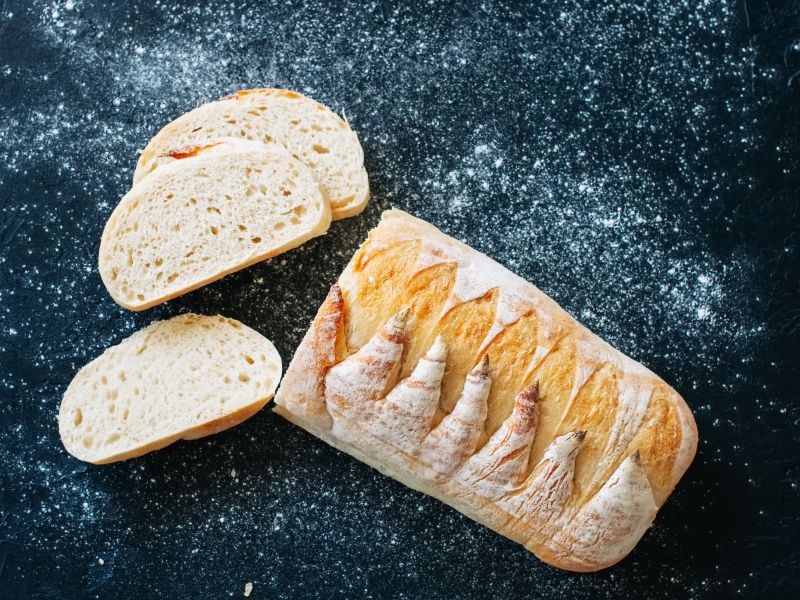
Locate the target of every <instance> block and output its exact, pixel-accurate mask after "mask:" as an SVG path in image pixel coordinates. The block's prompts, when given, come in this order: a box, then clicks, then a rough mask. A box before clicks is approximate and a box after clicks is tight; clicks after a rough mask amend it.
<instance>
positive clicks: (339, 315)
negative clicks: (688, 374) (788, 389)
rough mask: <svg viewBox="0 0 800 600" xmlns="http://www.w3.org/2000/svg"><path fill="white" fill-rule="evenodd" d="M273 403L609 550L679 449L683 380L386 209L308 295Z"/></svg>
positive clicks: (522, 537) (628, 536)
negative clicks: (328, 280) (672, 382)
mask: <svg viewBox="0 0 800 600" xmlns="http://www.w3.org/2000/svg"><path fill="white" fill-rule="evenodd" d="M276 404H277V408H276V411H277V412H278V413H279V414H281V415H283V416H284V417H286V418H287V419H289V420H290V421H292V422H293V423H296V424H297V425H299V426H301V427H303V428H304V429H306V430H307V431H309V432H310V433H312V434H314V435H316V436H317V437H319V438H321V439H322V440H324V441H326V442H327V443H329V444H331V445H332V446H335V447H336V448H339V449H340V450H342V451H344V452H347V453H349V454H351V455H353V456H355V457H356V458H358V459H359V460H362V461H364V462H366V463H367V464H369V465H372V466H373V467H375V468H377V469H378V470H380V471H381V472H382V473H385V474H387V475H389V476H391V477H394V478H396V479H398V480H400V481H402V482H403V483H405V484H406V485H408V486H410V487H412V488H414V489H417V490H420V491H422V492H424V493H426V494H430V495H431V496H434V497H436V498H438V499H440V500H441V501H443V502H446V503H447V504H450V505H451V506H453V507H454V508H456V509H458V510H459V511H461V512H463V513H464V514H466V515H468V516H469V517H471V518H473V519H475V520H476V521H478V522H480V523H483V524H484V525H487V526H488V527H491V528H492V529H494V530H495V531H497V532H499V533H501V534H503V535H505V536H507V537H509V538H511V539H513V540H515V541H517V542H519V543H520V544H524V545H525V547H526V548H527V549H529V550H531V551H532V552H534V553H535V554H536V555H537V556H539V557H540V558H541V559H543V560H544V561H546V562H548V563H550V564H552V565H554V566H557V567H560V568H563V569H570V570H574V571H596V570H599V569H603V568H605V567H608V566H610V565H612V564H614V563H616V562H617V561H619V560H620V559H622V558H623V557H624V556H625V555H627V554H628V552H630V551H631V549H632V548H633V547H634V546H635V545H636V543H637V542H638V540H639V539H640V538H641V536H642V535H643V534H644V532H645V531H646V530H647V528H648V527H649V525H650V523H651V522H652V520H653V518H654V517H655V515H656V512H657V511H658V509H659V507H661V506H662V505H663V503H664V501H665V500H666V498H667V496H668V495H669V493H670V492H671V491H672V489H673V488H674V487H675V485H676V484H677V482H678V480H679V479H680V478H681V476H682V475H683V473H684V472H685V471H686V469H687V468H688V466H689V464H690V463H691V461H692V458H693V457H694V454H695V450H696V446H697V429H696V426H695V423H694V419H693V417H692V414H691V412H690V411H689V409H688V407H687V406H686V404H685V403H684V401H683V400H682V399H681V397H680V396H679V395H678V394H677V393H676V392H675V390H673V389H672V388H671V387H670V386H668V385H667V384H666V383H664V382H663V381H662V380H661V379H659V378H658V377H657V376H656V375H654V374H653V373H652V372H651V371H649V370H648V369H646V368H645V367H643V366H642V365H640V364H638V363H636V362H634V361H633V360H631V359H630V358H628V357H626V356H625V355H623V354H621V353H620V352H618V351H617V350H615V349H613V348H612V347H610V346H609V345H608V344H606V343H605V342H604V341H602V340H600V339H599V338H598V337H596V336H595V335H593V334H592V333H591V332H589V331H588V330H587V329H586V328H584V327H583V326H581V325H580V324H579V323H578V322H576V321H575V320H574V319H573V318H572V317H570V316H569V315H568V314H567V313H566V312H565V311H564V310H562V309H561V308H560V307H559V306H558V305H557V304H556V303H555V302H554V301H553V300H551V299H550V298H549V297H548V296H547V295H545V294H544V293H542V292H541V291H539V290H538V289H537V288H536V287H534V286H533V285H531V284H530V283H527V282H526V281H524V280H523V279H521V278H519V277H517V276H516V275H514V274H512V273H510V272H509V271H508V270H506V269H505V268H503V267H502V266H500V265H499V264H497V263H496V262H494V261H492V260H491V259H490V258H488V257H486V256H484V255H483V254H481V253H479V252H477V251H476V250H473V249H472V248H470V247H468V246H466V245H464V244H462V243H460V242H458V241H456V240H454V239H452V238H450V237H448V236H446V235H444V234H443V233H441V232H440V231H439V230H437V229H436V228H434V227H433V226H432V225H430V224H428V223H426V222H424V221H421V220H419V219H416V218H414V217H411V216H409V215H407V214H405V213H403V212H400V211H396V210H393V211H388V212H385V213H384V214H383V219H382V220H381V222H380V224H379V225H378V227H377V228H376V229H374V230H373V231H372V232H371V233H370V235H369V239H368V240H367V241H366V242H365V243H364V244H363V245H362V246H361V248H360V249H359V250H358V251H357V252H356V254H355V256H353V258H352V259H351V261H350V263H349V264H348V266H347V268H346V269H345V271H344V272H343V273H342V275H341V277H340V278H339V281H338V283H337V284H335V285H334V286H333V288H332V289H331V291H330V293H329V294H328V297H327V298H326V300H325V302H324V303H323V305H322V307H321V308H320V309H319V312H318V314H317V317H316V318H315V319H314V322H313V323H312V324H311V327H310V329H309V330H308V332H307V334H306V336H305V338H304V339H303V341H302V343H301V344H300V347H299V348H298V349H297V352H296V354H295V356H294V358H293V360H292V362H291V364H290V365H289V369H288V371H287V373H286V375H285V377H284V379H283V383H282V384H281V386H280V388H279V390H278V393H277V396H276Z"/></svg>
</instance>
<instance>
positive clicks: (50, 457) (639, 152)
mask: <svg viewBox="0 0 800 600" xmlns="http://www.w3.org/2000/svg"><path fill="white" fill-rule="evenodd" d="M236 4H241V6H234V4H232V3H210V2H209V3H207V4H201V3H198V4H188V5H185V4H184V3H181V4H180V5H175V6H172V5H165V3H161V4H155V3H151V2H140V3H133V2H132V3H128V2H115V3H99V2H98V3H94V2H81V1H75V2H74V3H73V2H41V1H39V2H13V1H8V2H5V3H4V5H3V8H2V13H1V14H0V106H2V115H1V116H2V118H0V442H1V443H2V445H0V598H14V599H17V598H92V597H97V598H150V597H153V598H155V597H165V596H167V595H169V596H173V597H191V598H197V597H212V598H219V597H227V596H232V597H242V595H243V593H244V586H245V583H247V582H252V583H253V586H254V587H253V592H252V594H251V596H250V597H251V598H267V597H279V598H299V597H348V598H350V597H362V596H364V597H388V596H393V597H402V598H418V597H454V598H467V597H481V598H483V597H497V598H530V597H546V598H562V597H563V598H605V597H609V598H610V597H614V598H618V597H630V598H637V597H644V598H684V597H686V598H730V597H736V596H752V597H768V598H783V597H786V598H796V597H798V595H799V594H800V589H798V580H799V579H800V573H799V572H798V562H799V561H800V553H799V552H798V549H797V544H796V540H797V539H798V534H800V530H799V528H798V524H799V520H800V509H799V505H798V493H799V491H798V480H800V458H799V457H800V447H799V446H800V445H799V444H798V441H799V440H798V438H800V409H799V408H798V383H799V382H798V377H797V374H798V373H797V357H798V344H797V338H798V333H799V332H800V304H798V281H799V279H798V269H797V266H798V265H797V252H798V206H799V204H798V201H799V200H800V198H798V189H800V170H799V169H798V166H799V165H798V156H800V142H798V122H800V121H798V118H800V108H798V106H799V104H798V103H800V78H799V77H798V76H797V75H796V73H797V72H798V71H800V45H798V44H800V20H799V19H798V9H797V5H796V4H795V3H791V2H784V3H779V2H773V3H755V2H730V3H716V2H715V3H710V4H708V5H702V6H701V5H700V3H695V2H693V1H689V0H685V1H683V2H681V1H678V2H670V3H663V6H655V7H654V6H649V3H648V5H645V6H646V8H643V7H641V6H638V5H636V4H634V3H632V2H625V1H623V2H622V3H614V4H609V5H602V4H598V3H594V2H585V3H581V2H553V3H542V5H541V6H527V4H523V3H520V4H519V5H518V6H514V5H513V4H497V5H493V4H490V3H489V2H486V3H483V4H481V3H453V5H450V4H449V3H435V4H422V3H421V4H418V5H414V6H409V7H405V8H395V7H393V6H391V5H390V4H389V3H385V4H383V3H372V4H365V5H362V3H357V2H353V3H347V4H342V5H339V4H338V3H325V2H311V3H308V4H303V5H300V4H297V5H283V4H282V3H281V4H279V3H261V2H258V3H255V2H254V3H236ZM256 86H285V87H290V88H294V89H298V90H300V91H303V92H305V93H307V94H309V95H311V96H313V97H315V98H316V99H318V100H320V101H323V102H326V103H328V104H329V105H330V106H332V107H333V108H334V110H337V111H338V112H342V111H344V112H345V113H346V115H347V116H348V118H349V119H350V121H351V123H352V124H353V126H354V128H355V129H356V130H357V131H358V133H359V136H360V138H361V140H362V142H363V146H364V151H365V155H366V165H367V169H368V171H369V174H370V181H371V185H372V189H373V200H372V202H371V204H370V206H369V207H368V209H367V211H366V212H365V213H364V214H363V215H362V216H360V217H357V218H354V219H349V220H346V221H343V222H338V223H335V224H334V225H333V226H332V227H331V230H330V232H329V233H328V235H327V236H325V237H324V238H319V239H316V240H313V241H311V242H309V243H307V244H306V245H304V246H303V247H301V248H299V249H297V250H294V251H292V252H290V253H287V254H285V255H283V256H281V257H278V258H276V259H273V260H271V261H268V262H266V263H263V264H260V265H256V266H254V267H252V268H250V269H248V270H246V271H243V272H241V273H238V274H235V275H233V276H230V277H228V278H226V279H225V280H223V281H220V282H217V283H215V284H213V285H211V286H208V287H207V288H204V289H202V290H199V291H197V292H194V293H192V294H189V295H187V296H185V297H183V298H180V299H177V300H175V301H173V302H170V303H168V304H167V305H163V306H160V307H157V308H155V309H153V310H151V311H148V312H146V313H144V314H133V313H129V312H126V311H125V310H123V309H121V308H120V307H118V306H117V305H115V304H114V303H113V301H112V300H111V299H110V298H109V296H108V295H107V293H106V292H105V290H104V289H103V287H102V283H101V282H100V278H99V276H98V274H97V270H96V252H97V248H98V243H99V236H100V232H101V231H102V227H103V224H104V223H105V220H106V219H107V217H108V215H109V214H110V213H111V211H112V210H113V207H114V205H115V204H116V202H117V201H118V199H119V198H120V197H121V196H122V195H123V194H124V193H125V191H126V190H127V188H128V186H129V185H130V178H131V176H132V173H133V165H134V163H135V158H136V150H137V148H142V147H143V146H144V145H145V144H146V143H147V140H148V139H149V138H150V137H151V136H152V135H153V134H154V133H155V132H156V131H157V130H158V129H159V128H160V127H161V126H162V125H164V124H165V123H167V122H168V121H169V120H170V119H172V118H174V117H176V116H177V115H179V114H181V113H182V112H184V111H186V110H189V109H190V108H192V107H193V106H196V105H197V104H199V103H201V102H205V101H208V100H211V99H214V98H216V97H219V96H222V95H224V94H226V93H230V92H232V91H235V90H237V89H241V88H248V87H256ZM391 206H397V207H399V208H403V209H405V210H408V211H410V212H412V213H414V214H416V215H418V216H421V217H423V218H426V219H428V220H430V221H431V222H433V223H434V224H436V225H437V226H438V227H440V228H442V229H443V230H444V231H445V232H447V233H449V234H451V235H454V236H456V237H458V238H459V239H462V240H464V241H466V242H467V243H469V244H471V245H473V246H475V247H476V248H478V249H480V250H482V251H485V252H487V253H488V254H490V255H492V256H493V257H495V258H496V259H498V260H499V261H500V262H502V263H504V264H506V265H508V266H509V267H510V268H511V269H512V270H514V271H516V272H518V273H519V274H521V275H523V276H524V277H526V278H528V279H530V280H531V281H533V282H534V283H536V284H537V285H538V286H539V287H541V288H542V289H543V290H545V291H546V292H547V293H549V294H550V295H552V296H553V297H554V298H555V299H556V300H557V301H558V302H559V303H561V304H562V305H563V306H564V307H565V308H566V309H567V310H569V311H570V312H571V313H572V314H573V315H575V316H576V318H578V319H579V320H580V321H582V322H583V323H585V324H586V325H587V326H589V327H590V328H591V329H592V330H594V331H595V332H597V333H598V334H599V335H601V337H604V338H606V339H608V340H609V341H610V342H611V343H612V344H614V345H615V346H617V347H618V348H620V349H621V350H623V351H624V352H626V353H628V354H630V355H631V356H633V357H634V358H636V359H637V360H640V361H642V362H643V363H644V364H645V365H647V366H648V367H650V368H651V369H653V370H654V371H656V372H657V373H659V374H660V375H662V376H663V377H664V378H665V379H666V380H667V381H669V382H670V383H672V384H673V385H674V386H675V387H676V389H677V390H678V391H679V392H680V393H681V394H682V395H684V397H685V398H686V400H687V402H688V403H689V405H690V406H691V407H692V409H693V410H694V412H695V414H696V416H697V421H698V426H699V429H700V436H701V443H700V448H699V452H698V456H697V459H696V460H695V463H694V464H693V466H692V468H691V469H690V471H689V473H688V474H687V476H686V477H685V479H684V481H683V482H682V483H681V484H680V485H679V487H678V489H677V490H676V492H675V494H674V495H673V496H672V497H671V498H670V500H669V501H668V502H667V504H666V505H665V507H664V508H663V510H662V511H661V513H660V514H659V516H658V518H657V520H656V523H655V525H654V527H653V528H652V529H651V530H650V531H649V532H648V533H647V534H646V535H645V537H644V539H643V540H642V542H641V543H640V544H639V546H638V547H637V548H636V550H635V551H634V552H633V553H632V554H631V555H630V557H628V558H627V559H626V560H625V561H623V562H622V563H621V564H620V565H618V566H617V567H614V568H613V569H610V570H607V571H604V572H602V573H599V574H595V575H576V574H570V573H566V572H561V571H558V570H556V569H553V568H551V567H548V566H546V565H544V564H542V563H541V562H539V561H538V560H537V559H536V558H535V557H533V556H532V555H530V554H529V553H527V552H526V551H524V550H523V549H522V548H521V547H518V546H517V545H515V544H513V543H512V542H510V541H508V540H505V539H503V538H501V537H499V536H497V535H495V534H493V533H492V532H490V531H489V530H487V529H485V528H483V527H481V526H479V525H477V524H475V523H473V522H471V521H469V520H468V519H466V518H465V517H462V516H460V515H459V514H457V513H455V512H454V511H452V510H451V509H449V508H447V507H445V506H442V505H440V504H439V503H437V502H436V501H434V500H432V499H429V498H426V497H423V496H421V495H419V494H417V493H415V492H412V491H410V490H408V489H406V488H404V487H403V486H401V485H400V484H398V483H396V482H393V481H391V480H389V479H386V478H384V477H382V476H380V475H379V474H377V473H376V472H374V471H372V470H370V469H369V468H367V467H366V466H364V465H361V464H359V463H357V462H356V461H354V460H353V459H351V458H349V457H347V456H344V455H342V454H340V453H338V452H337V451H335V450H333V449H330V448H328V447H327V446H325V445H324V444H322V443H321V442H319V441H317V440H315V439H313V438H311V437H310V436H309V435H307V434H305V433H304V432H302V431H300V430H299V429H297V428H295V427H293V426H291V425H290V424H288V423H286V422H284V421H283V420H281V419H280V418H279V417H277V416H276V415H274V414H273V413H272V411H271V410H270V409H267V410H265V411H263V412H262V413H260V414H259V415H257V416H256V417H254V418H253V419H251V420H250V421H248V422H247V423H245V424H243V425H242V426H240V427H237V428H235V429H233V430H231V431H228V432H225V433H223V434H221V435H218V436H215V437H213V438H210V439H205V440H201V441H197V442H185V443H179V444H176V445H174V446H172V447H170V448H167V449H165V450H163V451H160V452H157V453H155V454H152V455H149V456H146V457H143V458H141V459H137V460H135V461H130V462H126V463H120V464H114V465H109V466H105V467H96V466H91V465H85V464H81V463H79V462H77V461H76V460H74V459H73V458H71V457H70V456H69V455H67V454H66V452H65V451H64V450H63V448H62V446H61V444H60V442H59V439H58V431H57V426H56V414H57V410H58V404H59V402H60V398H61V395H62V394H63V391H64V389H65V388H66V385H67V384H68V383H69V381H70V379H71V378H72V376H73V375H74V373H75V372H76V371H77V369H78V368H80V366H82V365H83V364H85V363H86V362H88V361H89V360H91V359H92V358H94V357H95V356H97V355H98V354H99V353H100V352H101V351H102V350H103V349H104V348H105V347H107V346H108V345H110V344H112V343H116V342H118V341H120V340H121V339H123V338H124V337H126V336H127V335H129V334H130V333H132V332H133V331H135V330H136V329H138V328H139V327H142V326H144V325H145V324H147V323H149V322H150V321H151V320H153V319H155V318H163V317H166V316H171V315H174V314H178V313H180V312H183V311H185V310H194V311H197V312H203V313H208V314H210V313H216V312H221V313H223V314H225V315H227V316H231V317H235V318H238V319H240V320H242V321H243V322H245V323H247V324H248V325H250V326H252V327H254V328H256V329H258V330H259V331H261V332H263V333H264V334H265V335H267V336H268V337H270V338H271V339H272V340H274V342H275V344H276V346H277V347H278V349H279V351H280V352H281V354H282V356H283V357H284V360H285V363H287V364H288V361H289V359H290V357H291V354H292V352H293V350H294V348H296V346H297V344H298V343H299V341H300V339H301V337H302V334H303V331H304V330H305V328H306V326H307V324H308V322H309V320H310V319H311V317H312V316H313V314H314V313H315V311H316V308H317V306H318V304H319V302H320V301H321V300H322V298H323V297H324V295H325V292H326V290H327V288H328V286H329V285H330V284H331V283H332V282H333V281H334V280H335V278H336V276H337V274H338V273H339V272H340V271H341V269H342V268H343V267H344V265H345V264H346V262H347V260H348V259H349V257H350V255H351V254H352V253H353V251H354V250H355V249H356V248H357V247H358V244H359V242H360V241H361V240H362V239H363V237H364V236H365V235H366V232H367V230H368V229H369V228H371V227H372V226H374V224H375V223H376V222H377V219H378V217H379V214H380V212H381V211H382V210H384V209H386V208H389V207H391Z"/></svg>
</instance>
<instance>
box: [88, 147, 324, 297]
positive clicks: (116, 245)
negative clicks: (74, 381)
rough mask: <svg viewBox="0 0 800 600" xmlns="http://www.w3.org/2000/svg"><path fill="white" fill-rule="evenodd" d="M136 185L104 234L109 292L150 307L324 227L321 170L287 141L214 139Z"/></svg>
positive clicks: (103, 268) (180, 153) (178, 153)
mask: <svg viewBox="0 0 800 600" xmlns="http://www.w3.org/2000/svg"><path fill="white" fill-rule="evenodd" d="M172 156H173V157H174V159H173V161H172V163H170V164H168V165H163V166H162V167H159V169H158V170H157V171H156V172H155V173H152V174H151V175H149V176H148V177H147V178H145V179H143V180H142V181H140V182H139V183H137V184H136V185H134V186H133V188H132V189H131V190H130V191H129V192H128V193H127V194H126V195H125V196H124V197H123V198H122V200H121V201H120V203H119V205H118V206H117V207H116V208H115V209H114V212H113V213H112V215H111V217H110V218H109V220H108V223H107V224H106V227H105V230H104V231H103V237H102V239H101V242H100V257H99V263H100V275H101V277H102V278H103V283H105V285H106V288H108V291H109V292H110V293H111V296H112V297H113V298H114V300H116V301H117V302H118V303H119V304H121V305H122V306H124V307H125V308H129V309H131V310H144V309H146V308H150V307H151V306H154V305H156V304H159V303H161V302H164V301H166V300H169V299H170V298H174V297H176V296H179V295H181V294H184V293H186V292H189V291H191V290H194V289H196V288H199V287H201V286H203V285H205V284H207V283H210V282H212V281H215V280H217V279H220V278H221V277H224V276H225V275H227V274H228V273H232V272H233V271H238V270H239V269H243V268H245V267H247V266H250V265H252V264H253V263H256V262H259V261H262V260H264V259H267V258H270V257H272V256H275V255H276V254H280V253H281V252H284V251H286V250H289V249H290V248H294V247H296V246H299V245H300V244H302V243H303V242H305V241H306V240H309V239H311V238H313V237H316V236H318V235H321V234H323V233H325V232H326V231H327V229H328V226H329V225H330V221H331V213H330V206H329V204H328V202H327V201H326V200H325V199H324V198H323V196H322V193H321V192H320V189H319V185H318V184H317V181H316V179H315V178H314V174H313V173H312V172H311V171H310V170H309V169H308V168H307V167H306V166H305V165H304V164H303V163H302V162H300V161H299V160H297V159H295V158H293V157H292V156H291V155H290V154H289V153H288V152H287V151H286V150H285V149H284V148H282V147H281V146H277V145H274V144H273V145H265V144H261V143H257V142H248V141H246V140H239V139H219V140H209V141H207V142H206V143H205V144H204V145H202V146H193V147H184V148H181V149H179V150H174V151H173V152H172Z"/></svg>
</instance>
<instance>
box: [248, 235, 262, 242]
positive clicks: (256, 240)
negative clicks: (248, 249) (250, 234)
mask: <svg viewBox="0 0 800 600" xmlns="http://www.w3.org/2000/svg"><path fill="white" fill-rule="evenodd" d="M250 241H251V242H253V243H254V244H260V243H261V238H260V237H258V236H255V237H254V238H252V239H251V240H250Z"/></svg>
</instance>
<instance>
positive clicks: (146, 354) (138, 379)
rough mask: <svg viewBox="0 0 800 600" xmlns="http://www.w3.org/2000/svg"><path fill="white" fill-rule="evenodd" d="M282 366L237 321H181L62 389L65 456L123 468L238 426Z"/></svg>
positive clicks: (110, 353)
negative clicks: (179, 444)
mask: <svg viewBox="0 0 800 600" xmlns="http://www.w3.org/2000/svg"><path fill="white" fill-rule="evenodd" d="M280 376H281V357H280V356H279V355H278V352H277V351H276V350H275V346H273V345H272V342H270V341H269V340H268V339H266V338H265V337H264V336H262V335H260V334H259V333H257V332H255V331H253V330H252V329H250V328H249V327H246V326H244V325H242V324H241V323H240V322H239V321H235V320H233V319H226V318H224V317H220V316H216V317H204V316H200V315H195V314H191V313H189V314H185V315H181V316H179V317H174V318H172V319H169V320H167V321H158V322H155V323H153V324H152V325H150V326H149V327H146V328H145V329H143V330H141V331H138V332H137V333H134V334H133V335H132V336H130V337H129V338H127V339H126V340H124V341H123V342H121V343H120V344H118V345H116V346H113V347H111V348H109V349H108V350H106V351H105V352H104V353H103V354H101V355H100V356H99V357H97V358H96V359H94V360H93V361H92V362H90V363H89V364H88V365H86V366H85V367H83V368H82V369H81V370H80V371H78V374H77V375H75V378H74V379H73V380H72V382H71V383H70V384H69V387H68V388H67V391H66V392H65V393H64V399H63V400H62V402H61V408H60V410H59V413H58V429H59V432H60V434H61V440H62V442H63V443H64V447H65V448H66V449H67V451H68V452H69V453H70V454H72V455H73V456H75V457H76V458H79V459H80V460H84V461H87V462H92V463H109V462H114V461H117V460H125V459H128V458H133V457H135V456H140V455H142V454H146V453H147V452H151V451H153V450H158V449H159V448H163V447H164V446H166V445H168V444H171V443H172V442H174V441H176V440H179V439H187V440H188V439H195V438H199V437H203V436H206V435H210V434H212V433H217V432H218V431H222V430H223V429H227V428H228V427H233V426H234V425H238V424H239V423H241V422H242V421H244V420H245V419H247V418H249V417H251V416H252V415H254V414H255V413H256V412H258V411H259V409H261V407H262V406H264V405H265V404H266V403H267V402H268V401H269V399H270V398H272V395H273V393H274V392H275V388H276V387H277V385H278V381H279V380H280Z"/></svg>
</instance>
